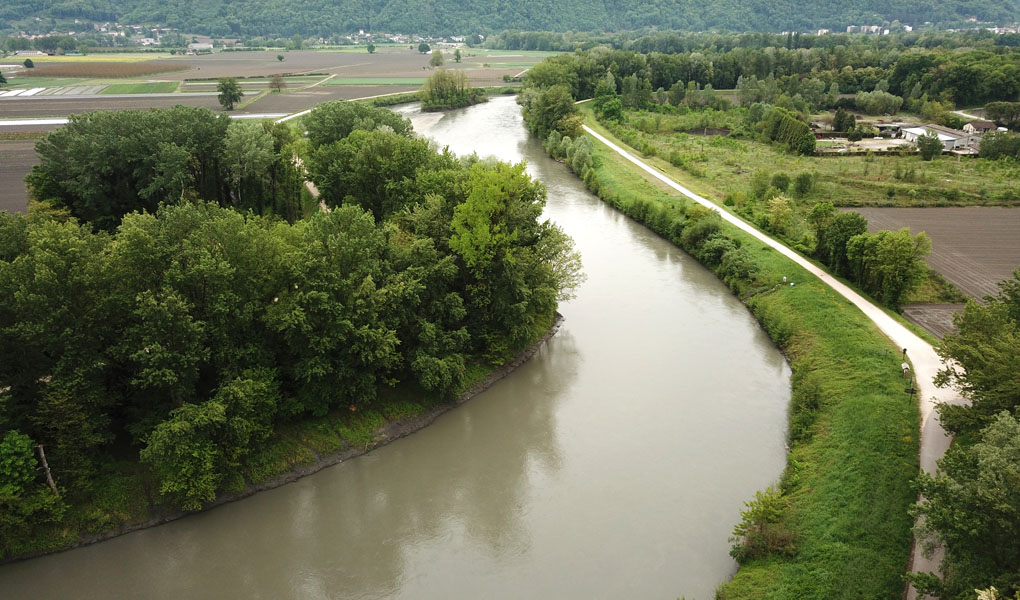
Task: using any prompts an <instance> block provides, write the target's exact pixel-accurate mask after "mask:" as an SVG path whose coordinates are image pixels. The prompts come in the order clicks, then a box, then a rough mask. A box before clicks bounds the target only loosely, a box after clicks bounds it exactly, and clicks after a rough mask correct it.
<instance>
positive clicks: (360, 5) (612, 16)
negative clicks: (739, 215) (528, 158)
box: [0, 0, 1020, 36]
mask: <svg viewBox="0 0 1020 600" xmlns="http://www.w3.org/2000/svg"><path fill="white" fill-rule="evenodd" d="M1018 12H1020V10H1018V6H1017V4H1016V2H1015V1H1014V0H981V1H978V2H965V1H963V0H949V1H946V2H934V1H932V0H907V1H905V2H899V3H892V4H890V3H888V2H881V1H879V0H862V1H860V2H854V3H839V4H831V3H830V4H821V3H817V2H807V1H805V0H797V1H796V2H794V3H792V4H788V5H782V6H779V5H776V4H775V3H770V2H766V1H765V0H753V1H751V2H747V3H741V4H739V5H738V4H732V3H725V2H709V3H707V4H706V3H695V2H692V1H691V0H664V1H663V2H658V3H641V2H633V1H628V2H609V3H606V2H591V1H590V0H566V1H563V2H551V1H549V0H528V1H525V2H519V1H512V0H498V1H496V2H484V1H482V0H465V1H463V2H456V3H439V4H437V3H434V2H426V1H425V0H411V1H405V2H389V1H384V0H369V1H367V2H341V3H336V2H327V1H326V0H300V1H299V2H279V1H273V0H244V1H243V2H223V1H216V2H208V1H204V0H202V1H200V0H181V1H180V2H175V3H172V4H168V3H161V2H155V1H153V0H129V1H125V2H114V1H113V0H92V1H90V2H66V1H63V0H39V1H36V2H28V1H27V0H6V1H5V2H4V4H3V6H2V7H0V19H3V20H9V21H18V20H22V19H26V18H27V17H34V16H40V17H55V18H64V19H74V18H79V19H87V20H94V21H99V22H104V21H119V22H121V23H161V24H165V25H168V26H170V27H174V28H177V29H182V30H184V31H188V32H196V33H203V34H210V35H219V36H230V35H238V34H250V35H266V34H278V35H283V36H290V35H293V34H301V35H303V36H330V35H333V34H334V33H336V32H338V31H340V32H351V31H357V30H358V29H365V30H373V31H394V32H404V33H428V34H465V33H469V32H481V33H488V32H493V31H500V30H503V29H510V28H514V29H526V30H528V29H530V30H551V31H598V30H601V31H617V30H621V29H623V30H626V29H638V28H641V27H655V28H659V29H678V30H687V31H692V30H693V31H704V30H708V29H726V30H732V31H789V30H793V31H811V30H814V29H818V28H821V27H825V28H829V29H833V30H836V31H839V30H843V29H845V28H846V26H847V25H862V24H865V25H880V24H882V23H883V22H891V21H900V22H902V23H905V24H911V25H920V24H923V23H925V22H932V23H936V24H942V23H946V24H948V23H963V22H964V20H966V19H967V18H969V17H977V18H978V19H979V20H982V21H995V22H1000V23H1008V22H1012V21H1013V20H1015V17H1016V14H1018Z"/></svg>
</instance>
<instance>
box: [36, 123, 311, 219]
mask: <svg viewBox="0 0 1020 600" xmlns="http://www.w3.org/2000/svg"><path fill="white" fill-rule="evenodd" d="M292 136H293V134H292V133H291V132H290V131H289V130H288V129H287V128H286V127H284V126H282V125H280V126H276V127H274V126H272V125H270V124H262V123H245V124H241V123H231V122H230V119H228V118H227V117H226V116H221V115H216V114H214V113H213V112H211V111H208V110H205V109H201V108H189V107H184V106H176V107H174V108H172V109H167V110H150V111H122V112H96V113H86V114H80V115H73V116H72V117H71V119H70V122H69V123H68V124H67V125H66V126H65V127H63V128H61V129H58V130H56V131H54V132H52V133H49V134H47V135H46V137H44V138H42V139H41V140H40V141H39V142H38V143H37V144H36V152H37V153H38V154H39V159H40V162H39V165H37V166H35V167H34V168H33V169H32V172H31V173H30V174H29V176H28V178H27V181H28V185H29V189H30V193H31V195H32V196H33V197H34V198H35V199H37V200H44V201H49V202H52V203H53V204H54V205H56V206H59V207H64V208H67V209H68V210H70V212H71V214H72V215H73V216H75V217H77V218H79V219H81V220H83V221H88V222H89V223H91V224H92V225H93V226H94V227H96V228H100V229H113V228H114V227H116V225H117V224H118V223H119V222H120V219H121V217H122V216H123V215H125V214H127V213H129V212H132V211H136V210H145V211H149V212H152V211H155V210H156V208H157V207H158V206H159V204H160V203H165V202H179V201H182V200H184V199H187V198H194V197H199V198H203V199H205V200H209V201H215V202H219V203H220V204H224V205H227V204H229V205H231V206H234V207H237V208H241V209H247V208H252V209H255V210H256V211H257V212H260V213H262V212H265V211H267V210H272V211H274V212H276V214H280V215H282V216H285V217H287V218H288V219H291V220H293V219H294V218H295V217H296V212H297V208H296V203H297V201H298V190H299V188H300V181H299V180H298V178H297V173H296V171H295V167H294V153H293V151H292V150H291V148H290V143H291V142H292V141H293V138H292Z"/></svg>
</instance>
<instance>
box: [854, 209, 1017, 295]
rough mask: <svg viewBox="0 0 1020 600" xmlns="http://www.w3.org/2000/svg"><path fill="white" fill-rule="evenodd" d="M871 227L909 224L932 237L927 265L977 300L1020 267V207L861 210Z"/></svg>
mask: <svg viewBox="0 0 1020 600" xmlns="http://www.w3.org/2000/svg"><path fill="white" fill-rule="evenodd" d="M854 210H856V211H857V212H859V213H861V214H862V215H864V216H865V217H866V218H867V219H868V230H869V231H872V232H874V231H878V230H879V229H891V230H896V229H899V228H901V227H909V228H910V230H911V231H912V232H914V233H917V232H919V231H924V232H926V233H927V234H928V237H930V238H931V241H932V253H931V256H930V257H928V264H929V265H930V266H931V267H932V268H933V269H935V270H936V271H938V272H939V273H941V274H942V275H943V276H944V277H945V278H946V279H948V280H949V281H951V282H953V283H954V284H955V285H956V286H957V287H958V288H960V291H962V292H963V293H965V294H967V295H968V296H971V297H973V298H978V299H980V298H983V297H984V296H986V295H994V294H996V293H997V292H998V291H999V288H998V286H997V285H996V284H997V283H998V282H999V281H1001V280H1003V279H1008V278H1010V277H1012V274H1013V271H1014V270H1015V269H1017V268H1020V208H1001V207H945V208H873V207H867V208H858V209H854Z"/></svg>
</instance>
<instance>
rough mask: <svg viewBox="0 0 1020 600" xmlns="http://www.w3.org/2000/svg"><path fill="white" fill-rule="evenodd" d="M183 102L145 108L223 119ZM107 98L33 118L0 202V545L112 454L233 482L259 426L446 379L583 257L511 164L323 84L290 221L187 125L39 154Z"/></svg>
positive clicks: (451, 383)
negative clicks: (22, 174) (28, 172)
mask: <svg viewBox="0 0 1020 600" xmlns="http://www.w3.org/2000/svg"><path fill="white" fill-rule="evenodd" d="M193 111H198V109H187V113H188V114H191V113H192V112H193ZM181 114H182V113H181V111H180V109H172V110H170V111H151V112H149V113H143V115H144V116H146V117H147V118H149V119H154V120H155V121H156V122H159V123H161V124H162V127H163V128H164V129H163V130H162V133H164V134H166V135H167V136H168V137H167V139H168V140H181V139H185V138H186V136H187V135H190V133H194V134H196V140H197V141H196V142H195V143H196V144H198V143H199V142H202V143H203V144H214V143H215V136H213V135H209V136H205V135H202V133H203V132H204V131H205V130H202V131H198V132H193V131H191V130H192V129H193V127H194V126H195V124H196V123H201V124H204V125H203V126H205V127H209V128H211V129H210V130H209V131H210V132H220V133H223V130H224V129H226V130H227V133H229V130H230V128H231V127H233V125H229V126H228V125H227V124H226V123H221V122H220V121H221V120H220V118H219V117H217V116H214V115H212V114H209V115H207V116H205V117H202V118H198V117H199V115H198V112H195V113H194V115H193V116H194V117H195V118H194V119H192V120H187V119H179V120H175V119H174V118H172V117H178V116H181ZM117 116H118V115H117V114H116V113H103V114H101V115H100V114H96V115H84V116H81V117H78V118H76V119H75V120H73V121H72V123H71V124H70V125H71V126H70V127H69V129H66V130H58V131H56V132H53V133H51V134H48V136H47V137H46V138H44V139H43V140H41V141H40V142H39V145H40V148H41V149H42V150H44V152H40V157H41V164H40V166H39V167H38V170H37V172H36V175H37V176H36V177H34V178H33V179H32V180H31V185H32V186H33V193H34V194H35V195H36V196H37V197H40V198H43V199H46V200H47V201H46V202H38V203H35V204H33V207H32V210H31V211H30V212H29V214H28V215H15V214H8V213H0V283H2V286H0V289H2V291H0V431H2V434H0V438H2V442H0V475H2V476H3V477H0V481H2V482H3V487H0V556H9V555H11V554H12V553H15V552H17V551H18V550H19V548H20V546H19V544H20V543H23V542H24V540H25V539H26V537H29V536H31V535H32V532H33V531H36V530H37V529H38V528H40V527H46V526H47V524H51V523H54V522H55V523H61V522H62V519H64V516H65V511H66V510H67V507H68V506H72V505H74V504H75V503H77V502H82V501H84V500H86V499H88V498H89V497H90V496H91V495H93V494H97V493H99V492H101V490H97V489H95V488H94V487H93V485H94V483H93V482H94V481H95V476H96V474H97V473H99V472H100V471H102V470H103V469H105V468H106V467H107V466H108V465H109V464H110V463H111V462H113V461H115V460H124V459H127V460H133V461H141V463H142V465H143V466H144V467H145V470H144V472H146V473H149V475H147V476H148V477H151V478H152V479H153V480H154V485H155V487H156V489H157V490H158V492H159V495H160V497H161V498H162V500H161V502H163V503H165V505H167V506H178V507H183V508H186V509H197V508H199V507H201V506H202V504H203V503H204V502H207V501H209V500H212V499H213V498H214V497H215V496H216V495H217V494H218V493H220V492H222V491H225V490H237V489H239V488H243V486H244V485H245V483H246V479H245V475H246V473H247V472H248V471H247V470H246V469H247V468H248V467H250V465H251V460H252V457H253V456H255V455H256V454H258V452H259V451H260V450H261V448H262V447H263V446H264V444H265V443H266V442H267V440H268V439H269V438H270V437H271V436H272V435H273V434H274V432H275V431H277V430H278V429H279V428H281V427H285V426H287V425H288V424H291V423H295V422H299V421H301V420H303V419H307V418H309V417H315V416H322V415H325V414H327V413H330V412H331V411H338V410H340V411H362V410H367V409H377V408H378V407H379V404H378V403H379V402H380V396H379V390H380V389H383V388H386V387H390V386H394V385H405V386H411V387H412V388H413V389H417V390H420V391H421V393H422V394H427V395H435V396H440V397H443V396H445V395H448V394H451V393H452V392H453V391H455V390H457V389H458V386H459V385H460V384H461V382H462V381H463V380H464V377H465V373H466V370H467V369H468V368H469V367H470V366H471V365H474V364H486V365H492V364H498V363H500V362H501V361H503V360H505V358H506V357H507V356H508V355H509V354H512V353H513V352H515V351H516V350H517V349H519V348H521V347H522V346H523V345H525V344H527V343H529V342H530V340H532V339H533V336H534V335H535V326H536V323H538V322H541V321H542V320H543V319H547V318H548V317H549V316H550V315H551V314H552V312H553V311H554V310H555V308H556V305H557V302H558V301H559V300H561V299H563V298H565V297H567V296H569V294H570V293H571V290H572V289H573V287H574V286H575V285H576V284H577V282H578V281H579V279H580V277H581V272H580V262H579V258H578V255H577V254H576V252H575V251H574V250H573V245H572V241H571V240H570V238H569V237H567V236H566V235H565V234H564V233H563V232H562V231H561V230H560V229H559V228H558V227H556V226H555V225H553V224H551V223H549V222H548V221H545V220H543V219H542V218H541V213H542V208H543V206H544V204H545V188H544V186H543V185H542V184H541V183H540V182H538V181H535V180H532V179H531V178H530V176H528V175H527V174H526V173H525V171H524V166H523V164H520V165H508V164H504V163H498V162H489V161H482V160H479V159H477V157H466V158H464V159H460V158H457V157H455V156H453V155H451V154H450V153H448V152H446V151H441V152H440V151H437V150H436V149H435V148H433V147H432V146H431V145H430V144H429V142H427V141H425V140H421V139H417V138H415V137H414V136H413V132H412V130H411V127H410V123H409V122H408V121H406V120H404V119H401V118H400V117H398V116H397V115H395V114H393V113H391V112H389V111H386V110H383V109H373V108H370V107H368V106H364V105H359V104H354V103H348V102H335V103H327V104H326V105H322V106H320V107H318V108H316V109H315V110H314V111H313V112H312V113H311V114H309V115H308V116H307V118H306V120H305V121H304V122H303V123H302V124H301V128H303V129H305V130H307V131H308V136H307V138H303V139H302V140H300V143H301V144H302V145H307V146H308V148H309V150H308V153H307V154H306V158H307V163H308V165H309V167H308V168H309V171H310V173H311V177H312V178H313V180H314V181H316V182H317V183H318V184H319V185H320V188H321V189H322V191H323V195H322V197H321V200H322V202H324V203H325V204H326V205H327V206H328V207H329V210H324V211H319V212H315V213H313V214H312V215H311V216H309V217H308V218H299V219H296V220H294V221H293V222H290V221H288V220H286V219H283V218H280V216H279V215H278V214H277V212H276V210H275V208H274V207H275V206H277V203H275V202H274V201H273V199H272V198H269V199H267V201H266V202H265V203H264V204H263V205H262V206H261V208H262V209H263V214H259V212H258V210H257V208H259V205H258V202H257V198H259V197H261V196H259V194H262V193H265V192H264V191H257V189H256V188H259V186H257V185H252V186H251V187H250V188H249V187H246V186H244V185H243V184H244V183H245V182H246V181H247V178H248V177H251V176H254V175H251V174H250V173H249V172H248V171H244V172H237V171H231V170H230V169H226V170H223V169H221V168H220V166H221V165H222V162H224V161H227V160H229V159H226V158H223V156H222V155H221V154H219V153H218V152H214V151H212V150H211V149H210V148H208V147H205V146H201V145H200V146H201V147H199V148H198V149H195V152H198V153H199V154H196V155H188V156H186V154H187V152H186V150H187V149H189V148H192V149H194V148H195V147H191V146H183V147H178V148H167V149H162V150H160V151H162V152H165V153H166V155H167V156H171V157H173V156H178V155H179V156H180V159H179V161H178V162H177V163H174V164H181V165H185V166H186V167H187V168H185V169H184V170H183V171H181V172H180V173H179V175H178V176H177V177H176V178H175V177H170V176H169V175H168V174H167V173H166V172H165V170H162V169H161V168H160V167H159V166H158V165H156V166H153V167H152V168H146V166H147V163H146V162H145V161H144V160H142V161H141V162H137V160H141V159H139V158H138V157H135V156H133V154H132V153H130V152H128V149H127V148H125V149H123V150H121V151H120V153H119V154H116V155H115V156H117V157H119V158H123V159H124V160H130V161H133V162H130V164H129V165H124V166H119V165H114V166H112V167H111V169H119V170H118V171H117V173H118V174H119V175H120V176H121V177H122V178H120V179H117V178H115V177H113V176H112V175H111V174H109V173H102V172H99V173H95V174H94V177H95V179H86V178H85V173H84V172H83V171H84V166H85V165H86V164H92V165H94V166H95V167H96V170H97V171H100V170H101V169H100V167H99V165H100V164H101V163H97V162H92V163H88V162H87V161H86V162H83V163H82V165H81V166H82V167H83V168H82V169H78V168H68V169H67V170H66V171H65V172H64V175H65V176H64V177H62V178H61V177H60V168H61V166H62V165H65V164H68V163H66V162H65V161H67V160H68V158H67V157H66V156H64V155H61V154H54V151H55V148H57V147H59V145H60V144H59V143H60V142H69V143H71V144H72V146H71V149H80V150H81V151H83V152H84V151H85V150H86V149H87V146H88V141H89V140H92V142H93V143H94V144H95V145H96V146H97V147H102V146H103V145H104V144H105V143H106V142H105V141H103V139H102V138H103V137H104V136H106V135H108V129H107V128H104V127H95V128H90V127H85V125H86V124H90V123H93V122H96V123H102V124H107V125H111V124H113V123H116V122H117V120H116V117H117ZM120 116H123V117H124V118H125V120H126V121H127V122H128V123H130V121H131V120H132V119H139V118H141V117H140V116H139V115H138V114H136V113H127V114H123V115H120ZM175 123H176V127H177V128H180V129H181V130H183V131H179V132H177V131H175V125H174V124H175ZM245 127H248V126H245ZM250 127H253V128H258V131H257V132H256V131H255V130H254V129H252V130H251V131H248V130H247V129H246V130H245V131H246V132H247V133H251V134H252V135H254V136H255V137H256V138H258V137H259V136H261V135H262V133H265V130H264V129H263V125H261V124H252V125H251V126H250ZM127 129H128V130H129V131H131V130H133V128H132V127H130V126H129V127H128V128H127ZM189 132H190V133H189ZM260 132H261V133H260ZM223 135H227V134H223ZM266 135H270V139H272V138H271V134H269V133H266ZM150 137H155V136H150ZM76 138H80V139H76ZM163 144H165V145H166V144H170V142H169V141H165V142H163ZM223 144H224V148H228V147H229V143H228V142H223ZM245 147H247V146H245ZM129 148H133V149H134V150H135V151H137V152H139V153H141V154H143V155H144V154H145V153H146V152H147V150H148V147H147V146H144V145H134V146H129ZM160 148H161V147H160V146H158V145H157V149H158V150H159V149H160ZM270 150H271V146H266V147H264V148H263V149H262V151H263V152H264V153H266V154H269V153H270ZM205 152H209V153H208V154H204V153H205ZM81 158H82V160H83V161H85V157H81ZM92 160H98V157H93V158H92ZM217 161H219V162H217ZM77 164H78V163H74V162H72V163H70V165H71V166H76V165H77ZM288 164H291V165H292V166H293V162H290V161H288ZM129 167H131V168H129ZM203 169H204V171H203ZM40 173H45V174H46V178H45V179H41V176H39V174H40ZM259 176H260V177H264V176H265V175H259ZM231 177H233V178H234V179H233V180H231ZM238 181H240V182H241V184H238ZM36 182H40V183H45V185H46V186H47V187H45V188H39V187H36V185H37V184H36ZM263 183H264V182H263ZM97 188H98V189H97ZM149 189H151V190H153V193H145V190H149ZM181 189H183V193H182V192H181ZM47 190H53V191H54V193H58V194H59V195H57V196H54V197H53V198H52V201H50V200H49V195H48V192H47ZM109 195H116V197H117V201H115V202H114V201H110V202H106V201H105V200H106V198H107V197H108V196H109ZM206 195H208V196H209V197H210V199H214V200H216V201H206V200H204V199H203V197H204V196H206ZM131 197H135V204H134V205H133V206H132V205H131V203H130V202H129V198H131ZM150 203H154V204H155V206H154V207H153V209H152V210H149V207H150V206H151V204H150ZM237 207H242V209H241V210H238V209H237ZM103 210H105V211H106V212H102V211H103ZM90 219H92V220H90ZM39 445H41V446H42V447H43V448H44V449H45V454H46V456H47V458H48V463H49V466H50V467H51V470H52V475H53V477H54V479H55V481H56V485H57V487H58V489H59V490H60V497H59V498H57V497H56V496H54V495H53V494H51V493H50V490H48V489H47V487H46V484H45V483H43V479H42V475H40V474H39V473H38V472H37V468H38V466H39V462H38V459H37V457H36V455H35V453H34V447H35V446H39ZM64 526H65V527H72V528H73V527H75V524H73V523H65V524H64Z"/></svg>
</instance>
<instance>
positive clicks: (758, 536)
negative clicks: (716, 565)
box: [730, 487, 794, 563]
mask: <svg viewBox="0 0 1020 600" xmlns="http://www.w3.org/2000/svg"><path fill="white" fill-rule="evenodd" d="M788 504H789V503H788V502H787V500H786V498H784V497H783V495H782V493H781V492H779V491H778V490H775V489H773V488H771V487H769V488H768V489H766V490H765V491H763V492H762V491H758V492H755V493H754V500H752V501H750V502H745V503H744V506H746V507H747V509H746V510H742V511H740V523H738V524H737V525H736V526H735V527H734V528H733V537H731V538H730V541H731V542H733V543H734V544H733V547H732V548H730V556H732V557H733V558H735V559H736V560H737V562H741V563H742V562H745V561H747V560H748V559H751V558H761V557H763V556H768V555H770V554H787V555H792V554H793V549H794V548H793V533H792V532H791V531H790V530H789V529H788V528H787V527H786V524H785V523H784V516H785V514H786V509H787V507H788Z"/></svg>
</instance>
